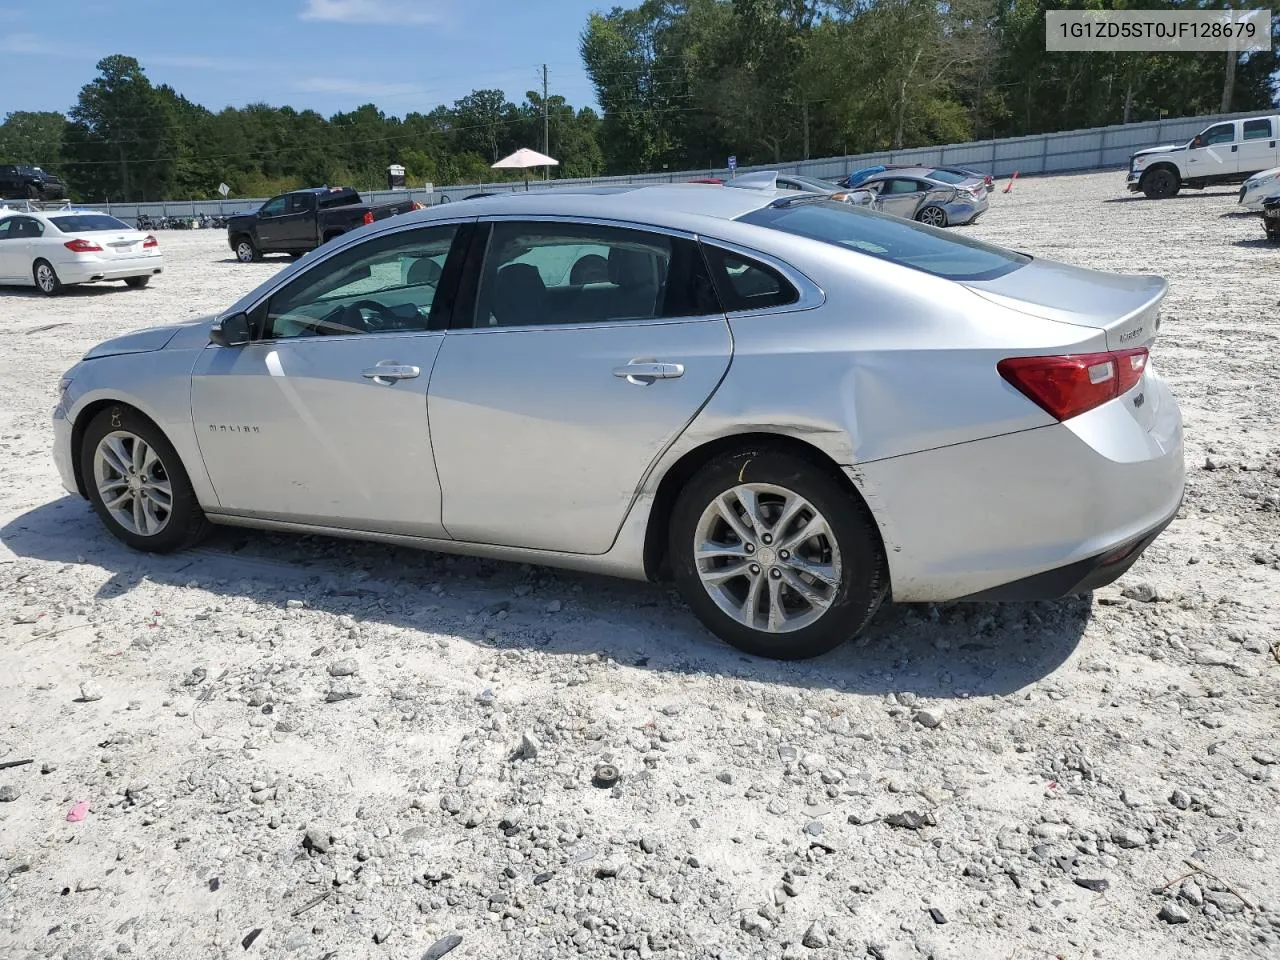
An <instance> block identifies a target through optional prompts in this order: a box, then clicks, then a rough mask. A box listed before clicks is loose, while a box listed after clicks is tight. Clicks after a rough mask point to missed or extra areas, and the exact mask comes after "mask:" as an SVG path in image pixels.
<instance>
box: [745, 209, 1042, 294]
mask: <svg viewBox="0 0 1280 960" xmlns="http://www.w3.org/2000/svg"><path fill="white" fill-rule="evenodd" d="M738 219H739V220H741V221H742V222H743V223H751V224H755V225H756V226H760V227H771V228H772V229H774V230H782V231H784V232H786V233H794V234H796V235H798V236H801V237H809V238H811V239H813V240H821V241H822V242H824V243H830V244H832V245H834V246H837V247H844V248H846V249H848V250H856V251H857V252H859V253H865V254H867V255H868V256H872V257H876V258H878V259H880V260H888V261H889V262H891V263H897V264H901V265H902V266H904V267H911V268H912V269H913V270H921V271H923V272H924V273H931V274H933V275H934V276H935V277H945V278H946V279H948V280H992V279H994V278H996V277H1001V276H1004V275H1005V274H1006V273H1011V272H1012V271H1014V270H1017V269H1018V268H1019V267H1020V266H1022V265H1023V264H1024V263H1030V262H1031V258H1030V257H1028V256H1026V255H1025V254H1021V253H1014V252H1013V251H1012V250H1005V249H1002V248H1001V247H996V246H992V245H991V244H988V243H982V242H981V241H978V240H972V239H970V238H969V237H960V236H956V235H955V234H952V233H943V232H942V231H941V230H940V229H937V228H934V227H926V226H925V225H924V224H921V223H915V222H914V221H911V220H900V219H899V218H897V217H891V216H889V215H888V214H883V213H876V212H874V211H870V210H863V209H860V208H858V207H854V206H852V205H850V204H847V203H840V202H838V201H833V200H819V201H816V202H810V203H793V204H788V205H786V206H778V207H763V208H761V209H759V210H753V211H751V212H750V213H748V214H744V215H743V216H741V217H739V218H738Z"/></svg>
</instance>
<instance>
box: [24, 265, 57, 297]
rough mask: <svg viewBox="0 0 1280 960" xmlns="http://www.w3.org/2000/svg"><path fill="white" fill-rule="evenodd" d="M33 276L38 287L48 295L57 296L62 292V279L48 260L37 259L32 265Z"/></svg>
mask: <svg viewBox="0 0 1280 960" xmlns="http://www.w3.org/2000/svg"><path fill="white" fill-rule="evenodd" d="M31 277H32V279H34V280H35V282H36V289H37V290H39V291H40V292H41V293H43V294H44V295H45V296H46V297H56V296H57V295H58V294H59V293H61V292H62V281H61V280H59V279H58V271H57V270H55V269H53V264H51V263H50V262H49V261H48V260H37V261H36V262H35V263H33V264H32V265H31Z"/></svg>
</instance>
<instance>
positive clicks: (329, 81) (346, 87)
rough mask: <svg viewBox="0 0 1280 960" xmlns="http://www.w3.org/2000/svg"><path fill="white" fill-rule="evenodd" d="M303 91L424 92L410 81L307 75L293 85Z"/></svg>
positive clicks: (401, 94) (364, 94) (375, 94)
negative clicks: (391, 81)
mask: <svg viewBox="0 0 1280 960" xmlns="http://www.w3.org/2000/svg"><path fill="white" fill-rule="evenodd" d="M293 87H294V89H295V90H301V91H302V92H304V93H337V94H348V95H354V96H357V97H411V96H421V95H422V94H425V93H426V90H424V89H423V88H422V87H419V86H417V85H415V84H412V83H377V82H372V81H368V80H347V79H344V78H342V77H309V78H308V79H306V80H300V81H298V82H297V83H295V84H294V85H293Z"/></svg>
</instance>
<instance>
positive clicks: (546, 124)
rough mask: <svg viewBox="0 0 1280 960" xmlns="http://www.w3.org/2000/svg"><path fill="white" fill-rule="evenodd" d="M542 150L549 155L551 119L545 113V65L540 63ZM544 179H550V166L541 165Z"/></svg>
mask: <svg viewBox="0 0 1280 960" xmlns="http://www.w3.org/2000/svg"><path fill="white" fill-rule="evenodd" d="M542 152H543V153H545V154H546V155H547V156H548V157H549V156H551V121H550V119H549V117H548V115H547V65H546V64H545V63H544V64H543V65H542ZM543 171H544V173H545V176H546V179H548V180H550V179H551V168H550V167H543Z"/></svg>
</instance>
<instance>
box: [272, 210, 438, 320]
mask: <svg viewBox="0 0 1280 960" xmlns="http://www.w3.org/2000/svg"><path fill="white" fill-rule="evenodd" d="M457 229H458V228H457V227H456V226H455V225H453V224H448V225H442V226H436V227H424V228H422V229H418V230H404V231H400V232H398V233H393V234H390V235H384V236H380V237H374V238H373V239H370V240H366V241H364V242H363V243H358V244H356V245H355V246H353V247H351V248H350V249H347V250H344V251H342V252H341V253H339V254H336V255H335V256H332V257H330V258H328V259H327V260H324V261H322V262H321V263H318V264H316V265H315V266H314V267H312V268H311V269H310V270H308V271H307V272H306V273H303V274H302V275H301V276H299V277H297V278H296V279H295V280H293V281H292V282H290V283H289V284H287V285H286V286H285V287H284V288H283V289H281V290H279V291H278V292H276V293H275V294H273V295H272V297H271V299H270V301H268V303H267V310H266V316H265V318H264V319H263V321H262V330H263V338H264V339H268V340H279V339H284V338H293V337H319V336H333V335H340V336H343V335H345V336H350V335H352V334H364V333H394V332H403V331H409V330H426V329H427V324H428V321H429V320H430V318H431V312H432V308H433V306H434V305H435V300H436V291H437V289H438V287H439V285H440V281H441V278H442V277H443V275H444V266H445V261H446V259H447V258H448V256H449V251H450V250H451V249H452V247H453V240H454V236H455V235H456V233H457Z"/></svg>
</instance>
